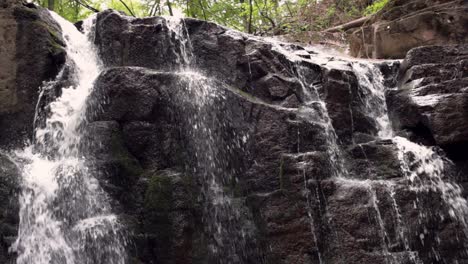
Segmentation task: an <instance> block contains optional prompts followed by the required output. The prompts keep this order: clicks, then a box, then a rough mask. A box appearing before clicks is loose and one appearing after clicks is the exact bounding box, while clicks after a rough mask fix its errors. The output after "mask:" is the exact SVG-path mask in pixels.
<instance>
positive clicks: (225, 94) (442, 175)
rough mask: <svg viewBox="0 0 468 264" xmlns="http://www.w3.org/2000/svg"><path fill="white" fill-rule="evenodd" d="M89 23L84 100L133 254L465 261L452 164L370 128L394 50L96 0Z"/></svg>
mask: <svg viewBox="0 0 468 264" xmlns="http://www.w3.org/2000/svg"><path fill="white" fill-rule="evenodd" d="M96 23H97V28H96V44H97V46H98V47H99V49H100V50H101V54H102V56H103V60H104V62H105V63H106V66H107V67H110V68H109V69H108V70H106V71H105V72H104V73H103V74H102V75H101V76H100V78H99V79H98V81H97V84H96V91H95V94H94V95H93V96H92V98H94V100H93V101H92V102H91V106H92V107H91V109H94V110H95V111H91V112H90V116H91V118H90V121H91V123H90V125H89V126H90V130H91V131H92V132H91V134H92V135H96V134H99V135H103V136H104V138H103V139H100V138H99V137H97V138H95V140H97V141H98V142H104V143H103V145H104V146H106V148H104V149H103V150H98V151H97V153H95V157H96V161H95V162H96V165H97V166H96V167H98V168H100V169H97V170H98V171H101V172H102V168H106V169H104V172H105V173H102V175H103V176H102V178H103V179H106V182H107V185H106V189H107V190H108V191H109V192H110V193H111V194H113V197H115V198H116V200H117V201H118V203H119V205H118V206H120V210H121V212H123V215H122V217H123V218H124V219H125V221H126V222H127V225H128V226H129V227H130V230H131V233H132V234H133V235H132V241H134V243H135V245H136V246H135V247H134V252H132V256H133V257H134V258H135V259H136V260H137V262H138V261H140V262H142V263H321V262H322V263H341V262H343V261H346V263H385V262H390V263H439V262H440V263H443V262H442V261H445V262H454V261H459V262H463V261H465V260H464V259H465V257H464V252H465V250H466V249H465V246H464V243H465V242H464V241H466V237H465V236H464V235H463V232H464V229H465V227H464V226H463V224H460V221H461V222H463V220H462V219H463V217H461V218H459V216H460V215H463V214H464V212H463V211H462V210H463V208H459V207H457V206H456V205H450V204H449V203H450V201H452V200H453V199H456V198H454V197H459V194H458V193H457V191H458V189H456V190H452V189H450V186H451V185H450V181H451V179H452V180H453V179H454V177H452V176H450V175H451V174H452V173H453V172H455V171H456V170H455V169H454V168H453V167H452V165H450V163H449V162H447V161H445V160H444V159H443V158H434V160H433V159H432V155H436V152H431V150H428V149H425V148H424V147H420V146H418V145H415V144H414V143H411V142H407V141H405V140H404V139H399V138H398V139H394V140H391V139H381V137H379V134H381V132H384V131H382V130H383V129H384V128H383V127H382V123H381V122H380V121H379V118H381V117H382V116H383V115H384V114H385V113H383V111H384V110H385V109H384V104H385V102H384V98H383V89H384V87H383V86H382V85H383V84H385V85H386V86H387V87H391V86H392V85H396V81H397V75H396V71H397V70H398V67H399V64H398V63H395V62H391V63H383V64H380V65H379V64H376V65H370V64H362V63H359V62H349V61H344V60H340V59H336V58H330V57H325V58H324V57H321V56H320V55H319V54H317V53H315V52H313V51H310V50H305V49H303V48H301V47H297V46H290V45H284V44H280V43H274V42H266V41H264V40H262V39H256V38H253V37H251V36H247V35H243V34H240V33H237V32H233V31H230V30H228V29H225V28H222V27H220V26H217V25H215V24H211V23H206V22H202V21H198V20H192V19H185V20H184V21H183V22H182V23H177V21H172V20H169V21H168V20H166V19H163V18H146V19H132V18H128V17H124V16H122V15H121V14H119V13H117V12H112V11H106V12H103V13H100V14H99V15H98V18H97V22H96ZM142 51H148V52H142ZM184 51H185V52H184ZM414 52H416V51H414ZM411 58H412V57H411V53H410V55H409V58H408V60H407V61H406V62H405V63H404V64H403V66H402V67H401V70H400V72H401V75H402V76H403V75H404V73H403V72H404V71H405V70H404V69H407V68H408V69H409V68H411V67H410V66H408V65H411V64H414V63H412V62H411V60H412V59H411ZM416 58H418V57H416ZM187 62H190V63H189V64H188V65H186V64H187ZM181 64H182V65H186V66H182V67H181ZM381 72H383V73H384V74H383V75H381ZM401 80H402V78H401ZM432 81H433V83H434V82H437V81H438V80H432ZM407 82H408V81H400V83H407ZM379 85H380V86H379ZM402 89H403V88H402ZM380 92H381V93H382V95H380V96H379V95H378V93H380ZM376 93H377V94H376ZM395 93H401V92H400V91H399V92H395ZM104 99H105V100H104ZM102 102H106V103H104V104H103V103H102ZM404 105H410V104H408V103H405V104H404ZM391 106H392V113H393V112H394V110H393V106H394V104H391ZM395 116H396V115H393V114H392V121H393V120H395V121H396V120H397V119H396V117H395ZM397 124H398V123H395V126H398V125H397ZM395 128H396V129H397V130H398V128H397V127H395ZM96 129H97V130H96ZM445 131H447V130H445ZM452 132H453V131H451V133H452ZM415 133H420V131H416V132H415ZM451 133H450V135H452V134H451ZM447 136H448V135H447ZM449 137H450V136H449ZM92 142H94V141H92ZM432 143H434V142H432ZM91 145H96V144H95V143H91ZM431 153H433V154H431ZM424 155H426V156H424ZM421 156H422V157H421ZM431 162H433V163H434V164H432V163H431ZM428 163H430V164H432V165H430V166H435V169H434V170H435V172H436V174H435V176H434V175H432V174H431V173H432V172H431V171H428V168H427V164H428ZM211 166H213V167H215V168H216V175H217V176H216V177H217V178H216V179H214V178H210V177H208V178H207V176H206V175H207V174H210V173H211V172H212V171H211V169H213V168H211ZM428 174H431V175H432V176H428ZM337 177H338V178H337ZM427 177H435V178H434V179H433V181H436V182H437V183H438V184H440V186H439V185H434V184H433V182H432V181H431V180H430V179H428V178H427ZM415 178H416V179H418V180H417V181H416V182H415V181H414V179H415ZM210 181H217V182H216V184H218V185H217V187H220V188H221V190H218V191H217V192H215V193H213V192H212V190H211V189H210V188H213V186H211V185H210V184H209V183H210ZM445 181H447V182H445ZM219 185H220V186H219ZM411 186H413V187H411ZM441 186H442V187H441ZM449 189H450V190H449ZM454 193H457V194H454ZM129 194H130V195H129ZM216 195H217V196H216ZM457 195H458V196H457ZM213 196H215V197H213ZM449 197H451V198H449ZM213 199H221V200H223V201H224V199H226V200H229V202H228V203H227V204H223V202H222V201H218V204H216V203H214V202H213ZM446 199H447V200H446ZM450 199H452V200H450ZM207 208H208V209H207ZM457 210H461V211H457ZM454 211H455V213H454ZM213 212H214V214H215V216H213ZM433 212H437V213H436V214H434V213H433ZM454 215H456V216H454ZM213 223H215V227H219V228H220V230H219V231H218V232H219V234H221V235H223V236H224V237H221V238H220V237H217V235H216V234H217V232H216V231H213V226H212V225H213ZM217 224H220V225H219V226H218V225H217ZM226 236H227V237H228V238H227V239H226ZM453 238H456V239H453Z"/></svg>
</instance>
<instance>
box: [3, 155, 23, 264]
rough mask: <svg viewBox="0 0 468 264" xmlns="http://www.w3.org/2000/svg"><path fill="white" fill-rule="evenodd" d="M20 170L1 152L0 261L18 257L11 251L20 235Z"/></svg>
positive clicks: (9, 260) (9, 263)
mask: <svg viewBox="0 0 468 264" xmlns="http://www.w3.org/2000/svg"><path fill="white" fill-rule="evenodd" d="M19 184H20V172H19V169H18V167H17V166H16V164H15V163H13V162H12V161H11V159H10V158H9V157H8V156H7V155H4V154H2V153H0V199H2V201H3V202H2V205H1V206H0V236H1V241H0V262H2V263H6V264H13V263H16V257H15V255H14V254H13V253H11V252H9V248H10V246H11V245H12V244H13V242H15V240H16V236H17V235H18V224H19V215H18V212H19V203H18V199H19V198H18V196H19V192H20V186H19Z"/></svg>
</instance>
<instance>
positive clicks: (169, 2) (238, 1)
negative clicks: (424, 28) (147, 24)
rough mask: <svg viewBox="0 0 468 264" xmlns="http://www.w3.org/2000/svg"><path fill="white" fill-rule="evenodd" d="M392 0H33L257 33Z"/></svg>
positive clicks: (313, 24) (71, 12)
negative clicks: (209, 23)
mask: <svg viewBox="0 0 468 264" xmlns="http://www.w3.org/2000/svg"><path fill="white" fill-rule="evenodd" d="M388 1H389V0H35V2H36V3H38V4H40V5H42V6H45V7H48V8H49V9H51V10H54V11H56V12H57V13H59V14H60V15H62V16H63V17H65V18H67V19H68V20H71V21H78V20H81V19H83V18H85V17H87V16H89V15H90V14H91V13H92V12H96V11H98V10H103V9H107V8H112V9H116V10H120V11H123V12H125V13H127V14H128V15H131V16H136V17H146V16H155V15H184V16H187V17H193V18H198V19H203V20H209V21H213V22H216V23H219V24H222V25H225V26H228V27H231V28H235V29H237V30H241V31H244V32H248V33H253V34H258V35H279V34H295V33H298V32H304V31H320V30H323V29H326V28H328V27H331V26H333V25H337V24H340V23H345V22H348V21H350V20H353V19H356V18H359V17H361V16H363V15H369V14H371V13H375V12H377V11H379V10H380V9H381V8H382V7H383V6H385V4H387V2H388Z"/></svg>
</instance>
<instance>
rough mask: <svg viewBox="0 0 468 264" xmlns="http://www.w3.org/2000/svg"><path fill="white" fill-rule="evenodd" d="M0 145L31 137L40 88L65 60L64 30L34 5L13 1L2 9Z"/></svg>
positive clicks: (18, 141) (9, 145) (8, 144)
mask: <svg viewBox="0 0 468 264" xmlns="http://www.w3.org/2000/svg"><path fill="white" fill-rule="evenodd" d="M0 25H1V34H0V35H2V39H1V41H2V50H1V55H0V57H1V59H0V75H1V81H0V131H1V132H0V133H1V135H2V136H1V137H0V146H1V147H2V148H15V147H18V146H21V145H22V144H23V143H24V141H26V140H30V139H31V138H32V132H33V131H32V130H33V126H32V124H33V120H34V113H35V107H36V103H37V100H38V95H39V87H40V86H41V84H42V83H43V82H44V81H50V80H52V79H53V78H55V76H56V75H57V73H58V72H59V70H60V68H61V66H62V65H63V63H64V62H65V51H64V48H63V46H64V45H65V44H64V42H63V40H62V36H61V30H60V27H59V26H58V24H57V23H56V22H55V21H54V20H53V19H52V17H51V16H50V14H49V13H48V12H47V11H46V10H45V9H43V8H40V7H37V6H35V5H34V4H24V5H23V4H22V3H21V2H18V1H12V2H11V3H10V4H9V5H7V6H3V7H1V9H0Z"/></svg>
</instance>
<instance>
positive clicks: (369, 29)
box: [347, 0, 468, 59]
mask: <svg viewBox="0 0 468 264" xmlns="http://www.w3.org/2000/svg"><path fill="white" fill-rule="evenodd" d="M467 28H468V2H467V1H466V0H457V1H452V0H434V1H433V0H410V1H408V0H394V1H389V3H388V4H387V5H386V6H385V7H384V8H383V9H382V10H381V11H380V12H379V13H377V14H375V15H373V16H372V17H371V18H370V19H369V20H368V21H367V22H366V23H365V24H364V26H362V27H359V28H354V29H351V30H349V31H348V32H347V33H349V38H348V39H349V43H350V52H351V54H352V55H353V56H355V57H361V58H376V59H403V58H404V57H405V55H406V53H407V52H408V51H409V50H410V49H412V48H415V47H419V46H428V45H448V44H452V45H455V44H463V43H466V42H467V41H468V39H467Z"/></svg>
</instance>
